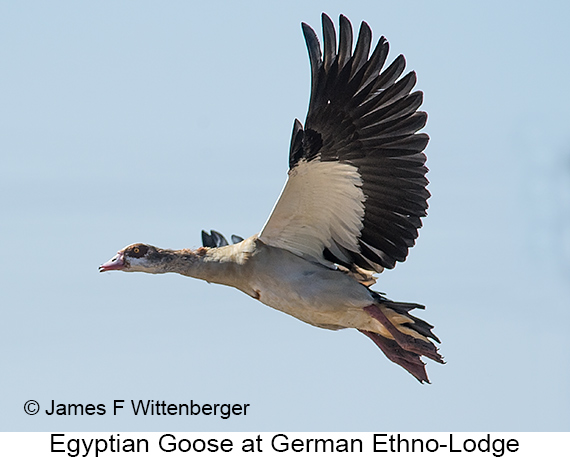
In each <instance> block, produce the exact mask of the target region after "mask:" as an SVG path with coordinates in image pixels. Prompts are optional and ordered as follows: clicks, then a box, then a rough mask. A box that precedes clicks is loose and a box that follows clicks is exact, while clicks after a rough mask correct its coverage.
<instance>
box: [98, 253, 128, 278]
mask: <svg viewBox="0 0 570 457" xmlns="http://www.w3.org/2000/svg"><path fill="white" fill-rule="evenodd" d="M123 268H125V257H124V255H123V253H122V252H118V253H117V255H116V256H115V257H113V258H112V259H111V260H109V261H108V262H105V263H104V264H103V265H101V266H100V267H99V273H103V272H104V271H111V270H122V269H123Z"/></svg>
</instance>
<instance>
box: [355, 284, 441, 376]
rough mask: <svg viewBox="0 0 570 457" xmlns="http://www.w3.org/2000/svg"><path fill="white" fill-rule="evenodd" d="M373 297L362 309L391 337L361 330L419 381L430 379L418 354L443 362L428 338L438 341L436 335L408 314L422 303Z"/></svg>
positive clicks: (423, 322)
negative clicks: (371, 301)
mask: <svg viewBox="0 0 570 457" xmlns="http://www.w3.org/2000/svg"><path fill="white" fill-rule="evenodd" d="M376 298H377V300H378V302H377V303H375V304H373V305H370V306H367V307H366V308H364V310H365V311H366V312H367V313H368V314H369V315H370V316H371V317H372V318H374V319H376V320H377V321H378V322H379V323H380V324H382V326H383V327H384V328H385V329H386V330H387V331H388V332H389V333H390V335H391V336H392V338H393V339H391V338H387V337H385V336H382V335H380V334H378V333H374V332H370V331H365V330H360V331H361V332H362V333H364V334H365V335H366V336H368V337H369V338H370V339H372V341H374V343H376V345H377V346H378V347H379V348H380V349H381V350H382V352H384V354H385V355H386V357H388V358H389V359H390V360H391V361H392V362H394V363H397V364H398V365H400V366H401V367H402V368H404V369H405V370H407V371H408V372H410V373H411V374H412V375H413V376H414V377H416V379H418V381H420V382H428V383H429V379H428V377H427V373H426V370H425V364H424V363H423V362H422V360H421V359H420V356H425V357H428V358H430V359H432V360H434V361H436V362H438V363H445V362H444V361H443V357H442V356H441V355H439V353H438V352H437V351H438V349H437V347H436V346H435V344H434V343H433V342H432V341H430V339H431V340H433V341H436V342H438V343H440V340H439V338H438V337H437V336H435V334H434V333H433V332H432V331H431V330H432V329H433V326H432V325H430V324H428V323H427V322H425V321H423V320H421V319H419V318H417V317H415V316H412V315H411V314H409V311H411V310H413V309H416V308H419V309H423V308H424V307H423V306H422V305H417V304H415V303H398V302H393V301H391V300H388V299H386V298H384V297H382V296H380V295H378V296H377V297H376Z"/></svg>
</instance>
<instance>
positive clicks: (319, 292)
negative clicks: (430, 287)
mask: <svg viewBox="0 0 570 457" xmlns="http://www.w3.org/2000/svg"><path fill="white" fill-rule="evenodd" d="M263 250H264V251H265V252H263V255H261V256H254V258H252V259H250V261H252V264H251V265H250V267H251V270H250V273H251V274H250V275H249V278H248V279H249V280H248V281H247V286H248V287H246V288H242V290H243V291H244V292H246V293H248V294H249V295H251V296H252V297H254V298H256V299H258V300H259V301H261V302H262V303H264V304H265V305H267V306H270V307H272V308H274V309H277V310H279V311H282V312H284V313H287V314H289V315H291V316H294V317H296V318H297V319H300V320H302V321H304V322H306V323H308V324H311V325H314V326H317V327H322V328H327V329H332V330H336V329H340V328H358V329H361V330H369V331H373V332H376V333H381V334H384V333H386V329H384V327H383V326H381V325H380V323H379V322H378V321H376V320H375V319H372V318H371V317H370V316H369V315H368V313H366V312H365V311H364V310H363V308H364V307H366V306H369V305H371V304H373V303H374V298H373V297H372V295H371V294H370V292H369V290H368V289H367V288H366V287H365V286H363V285H362V284H360V283H359V282H358V281H356V280H355V279H353V278H351V277H349V276H347V275H346V274H344V273H342V272H340V271H335V270H329V269H327V268H325V267H323V266H320V265H318V264H313V263H311V262H308V261H306V260H304V259H302V258H300V257H297V256H295V255H294V254H291V253H289V252H287V251H283V250H281V249H278V248H271V247H267V246H264V249H263Z"/></svg>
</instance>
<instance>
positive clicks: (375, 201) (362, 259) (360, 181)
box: [259, 14, 430, 272]
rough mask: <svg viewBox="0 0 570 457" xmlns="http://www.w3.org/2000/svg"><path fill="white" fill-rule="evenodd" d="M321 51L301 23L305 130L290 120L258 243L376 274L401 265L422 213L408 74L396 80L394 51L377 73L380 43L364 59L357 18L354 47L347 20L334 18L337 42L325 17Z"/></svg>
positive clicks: (365, 40) (420, 160)
mask: <svg viewBox="0 0 570 457" xmlns="http://www.w3.org/2000/svg"><path fill="white" fill-rule="evenodd" d="M322 23H323V36H324V56H323V55H322V54H321V48H320V44H319V41H318V38H317V36H316V34H315V32H314V30H313V29H312V28H311V27H309V26H308V25H307V24H304V23H303V24H302V27H303V33H304V35H305V40H306V42H307V48H308V51H309V58H310V62H311V84H312V85H311V98H310V103H309V111H308V114H307V119H306V122H305V127H304V128H303V126H302V124H301V123H300V122H299V121H298V120H295V125H294V127H293V136H292V138H291V149H290V155H289V168H290V169H289V176H288V180H287V183H286V185H285V188H284V189H283V192H282V193H281V196H280V197H279V200H278V201H277V203H276V205H275V207H274V209H273V212H272V214H271V216H270V217H269V219H268V221H267V222H266V224H265V226H264V228H263V230H262V231H261V233H260V235H259V239H260V240H261V241H262V242H264V243H266V244H269V245H272V246H276V247H280V248H283V249H287V250H289V251H291V252H293V253H295V254H297V255H300V256H302V257H305V258H309V259H311V260H313V261H318V262H321V263H323V264H325V265H330V264H331V263H336V264H339V265H343V266H345V267H347V268H350V269H354V268H355V267H360V268H363V269H365V270H372V271H376V272H380V271H382V269H383V268H384V267H385V268H393V267H394V266H395V263H396V261H399V262H403V261H404V260H405V259H406V256H407V255H408V250H409V248H410V247H411V246H413V245H414V243H415V240H416V238H417V237H418V229H419V228H420V227H421V225H422V223H421V219H420V218H421V217H423V216H426V210H427V207H428V204H427V199H428V198H429V196H430V194H429V192H428V191H427V189H426V186H427V184H428V180H427V179H426V177H425V175H426V173H427V168H426V167H425V165H424V163H425V161H426V156H425V154H424V153H423V152H422V151H423V150H424V149H425V147H426V146H427V143H428V140H429V137H428V136H427V135H426V134H424V133H416V132H417V131H418V130H420V129H421V128H422V127H424V125H425V124H426V121H427V114H426V113H424V112H422V111H418V108H419V107H420V105H421V103H422V98H423V94H422V92H419V91H417V92H411V90H412V88H413V87H414V86H415V84H416V74H415V73H414V72H410V73H408V74H407V75H406V76H404V77H402V78H400V76H401V74H402V72H403V71H404V68H405V60H404V57H403V56H402V55H400V56H398V57H397V58H396V59H395V60H394V62H393V63H392V64H391V65H390V66H388V68H386V69H385V70H384V71H381V70H382V67H383V65H384V63H385V60H386V57H387V55H388V43H387V41H386V39H385V38H384V37H382V38H380V40H379V41H378V44H377V45H376V48H375V49H374V51H373V53H372V55H370V57H369V52H370V48H371V41H372V33H371V31H370V27H369V26H368V24H366V23H365V22H363V23H362V25H361V27H360V32H359V36H358V40H357V43H356V46H355V48H354V52H353V51H352V26H351V24H350V22H349V21H348V19H347V18H346V17H344V16H340V29H339V33H340V38H339V44H338V50H337V48H336V43H337V40H336V33H335V29H334V25H333V23H332V21H331V19H330V18H329V17H328V16H327V15H325V14H323V16H322Z"/></svg>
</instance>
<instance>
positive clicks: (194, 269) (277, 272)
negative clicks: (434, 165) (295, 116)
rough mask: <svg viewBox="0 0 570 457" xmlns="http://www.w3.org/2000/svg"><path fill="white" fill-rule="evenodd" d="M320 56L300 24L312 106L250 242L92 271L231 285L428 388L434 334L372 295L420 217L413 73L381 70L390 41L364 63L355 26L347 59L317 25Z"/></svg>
mask: <svg viewBox="0 0 570 457" xmlns="http://www.w3.org/2000/svg"><path fill="white" fill-rule="evenodd" d="M322 27H323V51H322V52H321V46H320V43H319V40H318V38H317V35H316V33H315V32H314V30H313V29H312V28H311V27H309V26H308V25H307V24H305V23H303V24H302V29H303V34H304V36H305V41H306V43H307V48H308V51H309V60H310V65H311V96H310V101H309V110H308V113H307V119H306V121H305V125H304V126H303V125H302V124H301V122H299V120H295V123H294V126H293V135H292V138H291V145H290V152H289V172H288V178H287V182H286V184H285V187H284V188H283V191H282V193H281V195H280V197H279V199H278V200H277V203H276V204H275V207H274V208H273V212H272V213H271V215H270V216H269V219H268V220H267V222H266V223H265V225H264V226H263V228H262V229H261V232H259V234H257V235H253V236H251V237H249V238H247V239H243V238H241V237H235V236H234V237H233V238H232V241H233V244H229V243H228V242H227V241H226V239H225V238H224V237H223V236H222V235H221V234H219V233H218V232H215V231H212V232H211V233H206V232H202V241H203V246H202V247H199V248H198V249H196V250H192V249H181V250H170V249H161V248H157V247H154V246H151V245H148V244H142V243H136V244H132V245H129V246H127V247H125V248H124V249H121V250H120V251H118V253H117V255H116V256H114V257H113V258H112V259H111V260H109V261H108V262H106V263H104V264H103V265H101V266H100V268H99V269H100V271H101V272H103V271H110V270H122V271H140V272H145V273H168V272H174V273H179V274H182V275H185V276H191V277H194V278H198V279H203V280H205V281H208V282H213V283H218V284H224V285H227V286H232V287H235V288H237V289H239V290H241V291H243V292H245V293H246V294H248V295H250V296H251V297H253V298H255V299H257V300H259V301H260V302H262V303H264V304H266V305H268V306H270V307H272V308H275V309H277V310H280V311H283V312H284V313H287V314H290V315H291V316H294V317H296V318H297V319H299V320H301V321H303V322H306V323H308V324H311V325H314V326H316V327H320V328H325V329H331V330H337V329H342V328H355V329H357V330H359V331H360V332H362V333H363V334H364V335H366V336H367V337H369V338H370V339H371V340H372V341H374V343H375V344H376V345H377V346H378V347H379V348H380V349H381V350H382V352H384V354H385V355H386V356H387V357H388V359H390V360H391V361H393V362H395V363H396V364H398V365H400V366H402V367H403V368H404V369H406V370H407V371H408V372H410V373H411V374H412V375H413V376H415V377H416V378H417V379H418V380H419V381H420V382H429V380H428V376H427V373H426V370H425V364H424V362H423V361H422V359H421V357H422V356H424V357H427V358H430V359H432V360H435V361H436V362H439V363H443V359H442V357H441V356H440V355H439V353H438V350H437V347H436V346H435V344H434V341H435V342H438V343H439V342H440V341H439V339H438V338H437V337H436V336H435V335H434V334H433V333H432V328H433V326H432V325H430V324H428V323H427V322H425V321H423V320H421V319H419V318H418V317H416V316H414V315H412V314H411V313H410V312H411V311H412V310H414V309H417V308H419V309H423V308H424V306H422V305H419V304H415V303H404V302H396V301H392V300H389V299H387V298H386V297H385V296H384V295H382V294H380V293H378V292H375V291H373V290H371V289H370V286H371V285H372V284H373V283H374V282H375V278H374V276H373V275H374V274H376V273H381V272H382V271H383V270H384V268H389V269H390V268H394V266H395V265H396V262H403V261H404V260H405V259H406V257H407V255H408V250H409V248H410V247H412V246H413V245H414V243H415V240H416V238H417V237H418V229H419V228H420V227H421V225H422V222H421V218H422V217H424V216H426V209H427V207H428V204H427V199H428V198H429V196H430V194H429V192H428V190H427V189H426V186H427V184H428V180H427V179H426V177H425V175H426V173H427V168H426V167H425V165H424V164H425V161H426V156H425V154H424V153H423V150H424V149H425V147H426V146H427V143H428V140H429V137H428V136H427V135H426V134H425V133H417V132H418V131H419V130H421V129H422V128H423V127H424V126H425V124H426V120H427V114H426V113H425V112H422V111H418V108H419V107H420V105H421V104H422V97H423V94H422V92H420V91H415V92H412V89H413V87H414V86H415V84H416V74H415V73H414V72H413V71H412V72H410V73H408V74H406V75H405V76H403V77H401V75H402V73H403V71H404V68H405V60H404V57H403V56H402V55H399V56H398V57H397V58H396V59H395V60H394V61H393V62H392V63H391V64H390V65H389V66H388V67H387V68H385V69H384V70H382V67H383V66H384V63H385V61H386V57H387V55H388V42H387V41H386V39H385V38H384V37H382V38H380V40H379V41H378V43H377V45H376V47H375V48H374V50H373V52H372V53H371V54H370V49H371V43H372V32H371V30H370V27H369V26H368V24H366V22H363V23H362V24H361V26H360V31H359V34H358V39H357V42H356V45H355V46H354V50H353V31H352V26H351V24H350V22H349V20H348V19H347V18H346V17H344V16H340V26H339V38H338V46H337V36H336V31H335V28H334V25H333V23H332V21H331V19H330V18H329V17H328V16H327V15H326V14H323V15H322Z"/></svg>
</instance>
